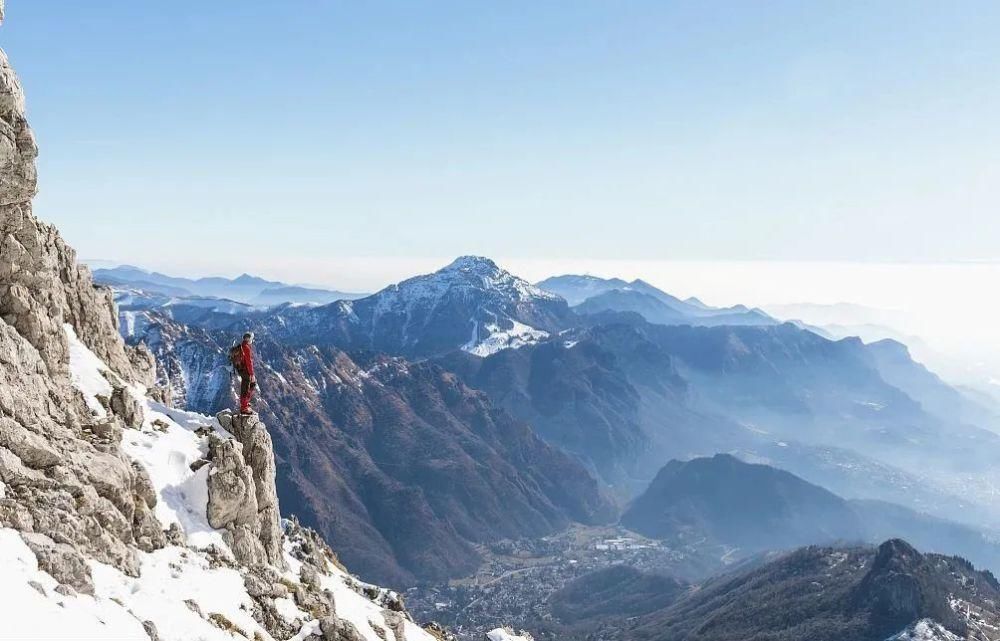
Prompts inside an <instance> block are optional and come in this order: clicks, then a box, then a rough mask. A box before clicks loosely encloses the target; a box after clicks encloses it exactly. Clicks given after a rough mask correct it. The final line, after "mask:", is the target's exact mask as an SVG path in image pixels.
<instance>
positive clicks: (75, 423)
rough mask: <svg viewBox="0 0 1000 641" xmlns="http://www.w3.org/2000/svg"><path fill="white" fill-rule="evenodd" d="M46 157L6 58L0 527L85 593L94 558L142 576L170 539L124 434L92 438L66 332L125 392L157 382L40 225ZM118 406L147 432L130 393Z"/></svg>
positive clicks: (0, 240) (0, 154)
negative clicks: (38, 197) (42, 159)
mask: <svg viewBox="0 0 1000 641" xmlns="http://www.w3.org/2000/svg"><path fill="white" fill-rule="evenodd" d="M37 154H38V150H37V147H36V146H35V140H34V136H33V135H32V133H31V129H30V128H29V127H28V123H27V120H26V119H25V116H24V96H23V93H22V91H21V85H20V82H19V81H18V79H17V76H16V75H15V74H14V72H13V70H12V69H11V68H10V66H9V64H8V62H7V57H6V55H4V54H2V53H0V479H2V481H3V483H4V484H5V486H6V489H5V491H4V495H3V497H2V498H0V526H4V527H12V528H15V529H17V530H19V531H20V532H21V533H22V535H23V537H24V538H25V541H26V542H27V543H28V545H29V547H31V549H32V550H33V551H34V552H35V554H36V556H38V559H39V564H40V566H41V567H42V569H44V570H46V571H48V572H49V573H50V574H52V575H53V576H54V577H56V579H57V580H59V581H60V582H62V583H63V584H65V585H67V586H71V587H73V588H75V589H77V590H78V591H82V592H87V591H92V590H93V584H92V581H91V578H90V570H89V566H88V564H87V562H86V561H85V559H96V560H98V561H101V562H104V563H108V564H111V565H113V566H115V567H116V568H118V569H119V570H121V571H122V572H125V573H126V574H130V575H133V576H135V575H136V574H137V573H138V561H137V559H136V549H137V547H138V548H141V549H149V550H152V549H156V548H157V547H162V545H163V544H164V542H165V540H166V539H165V535H164V533H163V528H162V526H161V525H160V524H159V523H158V522H157V520H156V517H155V516H154V514H153V512H152V510H151V508H152V506H153V505H155V493H153V492H152V491H151V489H150V486H151V484H150V482H149V477H148V475H146V474H145V473H144V472H143V473H140V472H139V471H138V470H137V469H135V468H133V466H132V465H131V463H130V462H129V461H128V460H127V459H126V458H125V457H124V456H123V455H122V454H121V453H120V452H119V451H118V440H117V439H115V438H114V429H115V428H114V427H113V426H112V427H110V428H109V432H108V433H107V434H105V435H104V436H103V437H102V436H100V435H99V434H97V433H95V429H96V428H97V426H93V428H92V429H91V430H89V432H88V431H85V430H84V429H83V426H84V425H86V424H89V423H91V422H92V416H91V411H90V409H89V408H88V407H87V406H86V404H85V402H84V400H83V398H82V397H81V395H80V394H79V393H78V392H77V391H76V390H75V389H74V388H73V386H72V384H71V381H70V376H69V356H70V354H69V340H68V337H67V333H66V330H65V329H64V325H66V324H68V325H69V326H70V327H72V328H73V330H74V331H75V333H76V335H77V336H79V337H80V340H81V341H82V342H83V343H84V344H86V345H87V346H88V347H89V348H90V349H91V350H92V351H93V352H94V353H95V354H97V355H98V356H99V357H100V358H102V359H103V360H104V361H105V362H106V363H107V364H108V365H109V366H110V367H111V368H112V369H113V370H114V372H112V373H109V376H111V377H112V378H114V379H115V381H116V382H117V383H118V386H119V387H124V385H125V381H138V380H139V379H141V378H142V377H144V376H145V377H148V372H149V369H150V367H149V365H150V359H149V358H148V351H147V352H146V353H145V354H143V353H142V352H143V350H142V349H136V350H131V351H130V350H127V349H126V347H125V345H124V344H123V342H122V340H121V338H120V337H119V335H118V328H117V324H116V323H117V320H116V319H117V316H116V314H115V310H114V304H113V301H112V298H111V293H110V291H108V290H105V289H99V288H95V287H94V286H93V283H92V281H91V279H90V273H89V271H88V270H87V268H85V267H80V266H78V265H77V264H76V254H75V253H74V252H73V250H72V249H70V248H69V247H68V246H67V245H66V244H65V243H64V242H63V240H62V239H61V238H60V237H59V234H58V232H57V231H56V229H55V228H54V227H53V226H51V225H48V224H45V223H42V222H40V221H38V220H37V219H36V218H35V217H34V216H33V215H32V213H31V198H32V197H33V196H34V194H35V184H36V177H35V157H36V156H37ZM109 405H110V406H113V410H114V413H115V414H117V415H119V416H121V419H122V420H124V421H125V422H126V423H129V424H133V425H134V424H136V423H137V422H139V423H141V421H142V415H141V409H140V406H139V405H138V403H137V401H136V400H135V399H134V398H129V397H128V396H127V394H126V393H125V392H124V391H123V392H122V393H120V394H117V395H116V396H115V397H114V398H112V399H109ZM97 431H99V430H97Z"/></svg>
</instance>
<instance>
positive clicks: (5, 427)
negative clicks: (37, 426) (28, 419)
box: [0, 418, 62, 470]
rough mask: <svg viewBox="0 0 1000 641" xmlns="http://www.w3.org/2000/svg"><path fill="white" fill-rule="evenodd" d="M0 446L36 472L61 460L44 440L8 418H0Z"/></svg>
mask: <svg viewBox="0 0 1000 641" xmlns="http://www.w3.org/2000/svg"><path fill="white" fill-rule="evenodd" d="M0 445H2V446H3V447H6V448H7V449H9V450H10V451H11V452H13V453H14V454H16V455H17V456H18V458H20V459H21V461H22V462H23V463H24V464H25V465H27V466H28V467H30V468H33V469H36V470H38V469H44V468H48V467H52V466H53V465H56V464H57V463H59V461H60V460H61V459H62V457H61V456H60V455H59V453H58V452H56V451H55V450H54V449H53V448H52V447H50V446H49V444H48V443H47V442H46V440H45V438H43V437H41V436H39V435H38V434H35V433H34V432H32V431H30V430H28V429H25V428H24V427H21V426H20V425H19V424H18V423H16V422H15V421H14V420H13V419H9V418H0Z"/></svg>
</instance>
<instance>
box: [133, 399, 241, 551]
mask: <svg viewBox="0 0 1000 641" xmlns="http://www.w3.org/2000/svg"><path fill="white" fill-rule="evenodd" d="M144 405H145V407H144V408H143V409H144V410H145V420H144V422H143V425H142V429H140V430H125V431H124V433H123V438H122V450H123V451H124V452H125V453H126V454H128V455H129V456H131V457H132V458H133V459H135V460H137V461H138V462H139V463H141V464H142V466H143V467H145V468H146V471H147V472H149V478H150V479H151V480H152V481H153V486H154V487H155V488H156V490H157V494H158V496H157V502H156V507H155V508H154V510H155V513H156V517H157V518H158V519H159V520H160V522H161V523H163V525H164V526H169V525H170V524H171V523H177V524H178V525H179V526H180V527H181V529H182V530H183V531H184V533H185V534H186V535H187V543H188V545H190V546H191V547H193V548H197V549H204V548H206V547H208V546H209V545H216V546H219V547H220V548H221V549H223V550H229V546H227V545H226V544H225V542H224V541H223V539H222V533H221V532H220V531H219V530H216V529H214V528H212V527H211V526H210V525H209V524H208V516H207V513H208V485H207V483H206V481H207V479H208V473H209V467H210V466H209V465H203V466H202V467H201V468H199V469H198V471H197V472H194V471H192V470H191V464H192V463H194V462H195V461H198V460H200V459H204V458H205V457H206V456H207V454H208V446H207V442H206V441H205V439H203V438H201V437H200V436H199V435H198V434H197V433H196V432H195V430H198V429H202V430H208V431H214V432H218V433H219V434H220V436H224V435H223V434H222V429H221V427H219V425H218V422H217V421H216V420H215V419H214V418H208V417H207V416H202V415H200V414H195V413H193V412H182V411H178V410H173V409H169V408H167V407H165V406H163V405H160V404H159V403H151V402H149V401H144Z"/></svg>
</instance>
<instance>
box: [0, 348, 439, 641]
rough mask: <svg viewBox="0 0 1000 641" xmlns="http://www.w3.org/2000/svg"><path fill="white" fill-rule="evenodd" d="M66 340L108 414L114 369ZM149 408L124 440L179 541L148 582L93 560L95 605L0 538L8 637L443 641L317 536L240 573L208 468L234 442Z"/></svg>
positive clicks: (289, 525)
mask: <svg viewBox="0 0 1000 641" xmlns="http://www.w3.org/2000/svg"><path fill="white" fill-rule="evenodd" d="M67 333H68V339H69V341H70V349H71V351H70V354H71V361H70V370H71V373H72V379H73V381H74V384H75V385H76V387H77V389H78V390H79V391H80V392H81V393H82V394H83V395H84V397H85V398H86V399H87V402H88V406H90V407H93V408H101V410H103V406H102V402H101V400H100V398H99V396H101V395H102V394H103V393H105V392H108V391H110V384H109V383H108V382H107V379H106V378H105V377H106V376H108V375H109V371H110V370H109V369H108V368H107V366H106V365H104V364H103V363H102V362H101V361H100V359H99V358H98V357H97V356H95V355H94V354H93V352H91V351H90V350H89V349H88V348H87V347H86V346H84V345H83V344H82V343H81V342H80V341H79V339H77V337H76V336H75V334H73V332H72V331H71V330H68V331H67ZM102 381H103V384H102ZM105 386H107V387H105ZM133 389H134V391H136V392H137V393H141V392H142V391H144V390H142V389H141V388H140V387H138V386H133ZM140 398H141V397H140ZM140 404H141V413H142V416H143V418H142V422H141V425H140V426H139V427H138V429H131V430H125V432H124V435H123V439H122V443H121V447H122V450H123V451H124V452H125V453H126V454H127V455H128V456H130V457H131V458H132V459H133V460H135V461H136V462H137V463H138V464H140V465H142V466H143V467H144V468H145V469H146V471H147V472H148V474H149V478H150V480H151V481H152V485H153V489H154V491H155V493H156V497H157V500H156V505H155V514H156V516H157V518H158V519H159V521H160V523H162V524H163V526H164V527H165V528H167V529H168V532H169V533H171V534H168V538H170V539H171V543H170V544H169V545H167V546H165V547H163V548H162V549H158V550H155V551H152V552H142V551H140V552H139V553H138V554H139V564H140V570H139V575H138V576H134V577H133V576H128V575H126V574H125V573H123V572H122V571H120V570H118V569H116V568H114V567H112V566H110V565H107V564H104V563H100V562H98V561H95V560H92V559H91V560H89V566H90V571H91V574H92V576H93V584H94V591H93V595H90V594H82V593H79V592H77V591H76V590H74V589H72V588H70V587H69V586H67V585H63V584H60V583H59V582H58V581H56V580H55V579H54V578H53V577H51V576H50V575H48V574H47V573H45V572H43V571H41V570H39V569H38V562H37V559H36V557H35V554H34V553H33V552H32V551H31V549H30V548H28V546H27V545H26V544H25V542H24V541H23V540H22V538H21V536H20V535H19V533H18V532H17V531H15V530H13V529H10V528H2V529H0V563H2V567H3V568H4V573H3V576H2V579H0V600H2V602H3V603H4V606H5V607H4V610H5V614H4V630H3V632H2V633H0V636H3V637H4V638H74V639H102V640H103V639H140V640H147V639H150V638H159V639H163V640H165V641H166V640H170V639H177V640H178V641H182V640H183V641H188V640H191V639H219V640H220V641H228V640H230V639H232V638H234V636H235V637H236V638H240V637H245V638H251V639H272V638H295V639H307V638H313V637H315V638H341V637H332V636H326V637H323V635H324V631H323V628H324V627H327V628H330V629H332V627H331V626H340V628H341V629H346V628H348V627H349V628H353V630H354V631H356V632H357V634H358V637H357V638H360V639H364V641H384V640H385V639H387V638H393V637H392V636H391V635H393V634H395V638H396V639H407V640H409V641H414V640H420V639H425V640H428V641H429V640H431V639H433V638H434V637H432V636H431V635H430V634H429V633H427V632H425V631H424V630H423V629H422V628H420V627H419V626H417V625H416V624H415V623H413V622H412V621H411V620H410V619H409V618H408V616H407V615H406V614H405V612H403V611H402V608H401V602H400V601H399V599H398V597H397V596H396V595H394V594H393V593H391V592H389V591H386V590H382V589H379V588H377V587H375V586H371V585H367V584H364V583H362V582H360V581H358V580H357V579H356V578H354V577H352V576H351V575H350V574H348V573H347V572H346V571H345V570H344V569H343V568H341V567H339V564H338V563H337V561H336V559H335V558H334V557H333V556H332V553H330V552H329V550H328V549H326V550H324V549H322V548H321V549H318V550H317V549H316V547H317V540H316V538H315V536H314V535H313V534H311V533H309V532H308V531H306V530H303V529H302V528H301V527H299V526H298V525H297V524H296V523H294V522H288V521H286V522H284V531H285V535H284V541H283V544H282V550H283V557H284V558H283V560H284V566H285V567H280V566H273V567H270V568H267V569H265V570H264V571H262V570H260V569H259V568H257V569H254V568H249V567H246V566H243V565H241V564H240V563H239V561H238V560H237V558H236V555H235V554H234V552H233V550H232V549H231V546H230V544H229V543H227V540H226V537H225V536H224V533H223V531H222V530H221V529H216V528H213V527H212V526H211V525H210V524H209V519H208V516H207V513H208V509H209V501H210V496H209V494H210V489H209V487H208V478H209V476H210V475H213V474H217V473H218V468H217V467H216V466H215V465H213V464H212V463H210V462H209V461H208V460H207V459H208V457H209V456H210V445H209V443H210V441H211V440H212V439H230V438H232V436H231V435H230V434H228V433H227V432H226V431H224V430H223V429H222V427H221V425H220V423H219V420H218V419H216V418H210V417H207V416H202V415H198V414H194V413H191V412H181V411H177V410H172V409H170V408H167V407H165V406H163V405H160V404H158V403H155V402H152V401H149V400H148V399H146V398H141V400H140ZM94 413H95V414H97V413H99V412H98V411H97V410H96V409H95V412H94ZM199 464H200V465H199ZM268 574H271V575H273V577H274V578H275V579H276V581H274V582H273V583H272V584H270V585H263V588H264V592H263V593H260V592H261V590H260V585H261V584H262V580H261V577H262V576H266V575H268ZM252 593H253V594H252ZM317 595H319V596H317ZM316 598H321V599H328V601H329V602H330V604H331V608H330V609H331V611H335V613H336V614H335V616H332V618H331V616H330V615H328V616H326V617H323V616H317V614H319V611H318V610H317V608H316V606H317V603H316V602H315V601H312V600H311V599H316ZM268 614H270V616H271V617H272V618H273V619H274V621H269V618H268ZM269 623H270V625H269ZM154 630H155V634H156V636H153V631H154ZM282 631H285V632H294V634H285V635H283V634H281V632H282ZM393 631H395V632H393ZM345 638H346V637H345Z"/></svg>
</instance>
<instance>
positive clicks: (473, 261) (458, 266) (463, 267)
mask: <svg viewBox="0 0 1000 641" xmlns="http://www.w3.org/2000/svg"><path fill="white" fill-rule="evenodd" d="M439 271H443V272H444V271H463V272H467V271H474V272H482V271H491V272H495V271H502V270H501V269H500V267H498V266H497V264H496V263H495V262H493V260H492V259H490V258H487V257H485V256H471V255H469V256H459V257H458V258H456V259H455V260H453V261H451V263H449V264H448V265H447V266H445V267H443V268H442V269H440V270H439Z"/></svg>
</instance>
